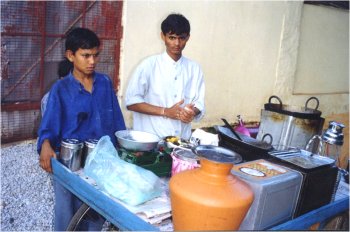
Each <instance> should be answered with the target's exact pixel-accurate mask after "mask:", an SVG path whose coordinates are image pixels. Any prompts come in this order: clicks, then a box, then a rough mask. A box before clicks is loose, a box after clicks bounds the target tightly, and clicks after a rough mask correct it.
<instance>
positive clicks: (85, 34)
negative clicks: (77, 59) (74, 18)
mask: <svg viewBox="0 0 350 232" xmlns="http://www.w3.org/2000/svg"><path fill="white" fill-rule="evenodd" d="M99 46H100V39H99V38H98V37H97V35H96V34H95V32H93V31H91V30H89V29H87V28H81V27H77V28H74V29H72V30H71V31H69V32H68V34H67V37H66V51H67V50H71V51H72V52H73V53H75V52H76V51H77V50H78V49H79V48H81V49H92V48H95V47H99Z"/></svg>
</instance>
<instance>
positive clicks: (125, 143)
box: [115, 130, 160, 151]
mask: <svg viewBox="0 0 350 232" xmlns="http://www.w3.org/2000/svg"><path fill="white" fill-rule="evenodd" d="M115 136H116V137H117V140H118V143H119V145H120V146H121V147H122V148H125V149H127V150H131V151H151V150H153V149H155V148H156V147H157V145H158V143H159V141H160V138H159V137H158V136H157V135H154V134H151V133H148V132H143V131H136V130H120V131H117V132H115Z"/></svg>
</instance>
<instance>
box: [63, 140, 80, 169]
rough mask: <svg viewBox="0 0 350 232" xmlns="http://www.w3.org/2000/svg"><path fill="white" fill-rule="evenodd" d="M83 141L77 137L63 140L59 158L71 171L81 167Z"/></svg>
mask: <svg viewBox="0 0 350 232" xmlns="http://www.w3.org/2000/svg"><path fill="white" fill-rule="evenodd" d="M83 146H84V144H83V142H81V141H79V140H77V139H64V140H62V142H61V151H60V153H59V155H58V160H59V161H60V162H61V163H62V164H63V165H64V166H66V167H67V168H69V169H70V170H71V171H73V172H74V171H77V170H79V169H80V168H81V160H82V154H83Z"/></svg>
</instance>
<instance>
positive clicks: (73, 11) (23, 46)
mask: <svg viewBox="0 0 350 232" xmlns="http://www.w3.org/2000/svg"><path fill="white" fill-rule="evenodd" d="M122 5H123V2H121V1H1V142H2V143H6V142H12V141H18V140H23V139H29V138H35V137H36V136H37V129H38V126H39V123H40V119H41V116H40V115H41V113H40V101H41V98H42V96H43V95H44V94H45V93H46V92H47V91H48V90H49V89H50V87H51V85H52V84H53V83H54V82H55V81H56V80H57V79H58V74H57V68H58V63H59V62H60V61H61V60H62V59H63V55H64V35H65V34H66V32H67V31H69V30H70V29H71V28H73V27H78V26H79V27H86V28H89V29H91V30H93V31H94V32H96V33H97V35H98V36H99V38H100V39H101V44H102V52H101V55H100V63H99V64H98V66H97V70H98V71H100V72H103V73H106V74H108V75H109V76H110V77H111V79H112V81H113V83H114V87H115V89H116V90H118V87H119V77H118V74H119V54H120V41H121V36H122V26H121V17H122Z"/></svg>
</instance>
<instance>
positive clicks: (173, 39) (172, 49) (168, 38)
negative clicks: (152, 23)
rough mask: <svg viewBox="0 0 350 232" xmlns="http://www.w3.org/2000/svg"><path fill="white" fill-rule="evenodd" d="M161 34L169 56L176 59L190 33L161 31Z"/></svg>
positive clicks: (179, 55)
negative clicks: (178, 33)
mask: <svg viewBox="0 0 350 232" xmlns="http://www.w3.org/2000/svg"><path fill="white" fill-rule="evenodd" d="M161 36H162V39H163V41H164V43H165V47H166V50H167V53H168V54H169V56H170V57H172V58H173V59H174V60H178V59H179V58H180V57H181V54H182V50H184V48H185V46H186V43H187V41H188V39H189V38H190V35H188V34H182V35H176V34H170V33H166V34H165V35H164V34H163V33H161Z"/></svg>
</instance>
